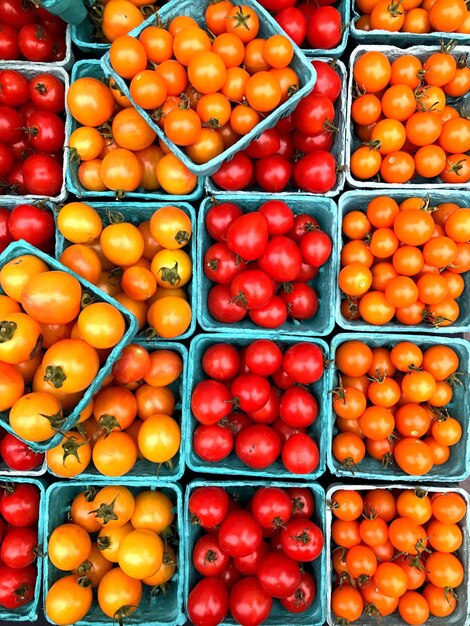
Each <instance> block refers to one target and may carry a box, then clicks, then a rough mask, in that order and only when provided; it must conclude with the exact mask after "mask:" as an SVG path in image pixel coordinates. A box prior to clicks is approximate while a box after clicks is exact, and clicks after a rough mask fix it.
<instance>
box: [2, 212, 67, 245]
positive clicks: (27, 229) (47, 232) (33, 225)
mask: <svg viewBox="0 0 470 626" xmlns="http://www.w3.org/2000/svg"><path fill="white" fill-rule="evenodd" d="M0 204H1V202H0ZM20 239H24V240H25V241H27V242H28V243H30V244H31V245H33V246H36V248H39V249H40V250H42V251H43V252H48V253H50V252H53V251H54V241H55V225H54V218H53V216H52V213H51V211H49V210H48V209H47V208H46V207H43V206H42V204H41V203H39V204H37V205H36V204H17V205H16V206H15V207H14V208H13V209H12V210H11V211H10V210H9V209H7V208H6V207H2V206H0V252H3V251H4V250H5V248H6V247H7V246H8V245H9V244H10V243H11V242H12V241H19V240H20Z"/></svg>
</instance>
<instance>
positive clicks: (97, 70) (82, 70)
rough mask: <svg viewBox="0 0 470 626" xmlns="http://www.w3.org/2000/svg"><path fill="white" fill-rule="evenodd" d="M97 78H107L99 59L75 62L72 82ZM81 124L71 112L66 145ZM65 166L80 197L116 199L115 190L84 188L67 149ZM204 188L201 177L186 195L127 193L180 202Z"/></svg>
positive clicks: (73, 190)
mask: <svg viewBox="0 0 470 626" xmlns="http://www.w3.org/2000/svg"><path fill="white" fill-rule="evenodd" d="M85 77H89V78H97V79H98V80H105V76H104V72H103V70H102V68H101V65H100V62H99V61H98V60H97V59H86V60H83V61H78V62H77V63H75V64H74V66H73V69H72V77H71V79H70V83H71V84H73V83H74V82H75V81H76V80H78V79H79V78H85ZM79 126H80V124H79V123H78V122H77V121H76V120H75V119H74V118H73V117H72V115H71V114H70V113H69V114H68V115H67V123H66V126H65V137H66V145H68V141H69V137H70V135H71V134H72V133H73V131H74V130H76V129H77V128H78V127H79ZM64 166H65V181H66V185H67V189H68V191H70V192H71V193H73V194H74V195H75V196H77V197H78V198H80V199H81V198H103V199H106V198H111V199H112V200H115V199H116V194H115V192H114V191H111V190H108V191H88V190H87V189H84V188H83V187H82V186H81V185H80V181H79V180H78V164H77V162H76V161H75V160H74V159H72V158H70V155H69V154H67V151H66V153H65V156H64ZM203 189H204V180H203V179H202V178H201V177H199V178H198V182H197V185H196V187H195V188H194V190H193V191H192V192H191V193H189V194H187V195H185V196H182V195H171V194H169V193H166V191H163V190H162V189H158V190H157V191H145V189H142V188H140V187H139V188H138V189H136V190H135V191H129V192H127V193H126V198H127V199H129V198H130V199H133V200H135V199H139V200H146V201H147V200H153V201H155V202H167V203H173V202H180V201H187V202H192V201H194V200H198V199H199V198H200V197H201V196H202V193H203Z"/></svg>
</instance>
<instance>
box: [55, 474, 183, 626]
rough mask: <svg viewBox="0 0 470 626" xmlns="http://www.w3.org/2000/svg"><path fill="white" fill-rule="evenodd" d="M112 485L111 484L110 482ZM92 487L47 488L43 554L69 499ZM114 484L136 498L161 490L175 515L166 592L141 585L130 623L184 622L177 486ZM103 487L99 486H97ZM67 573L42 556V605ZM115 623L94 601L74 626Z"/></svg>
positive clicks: (170, 625)
mask: <svg viewBox="0 0 470 626" xmlns="http://www.w3.org/2000/svg"><path fill="white" fill-rule="evenodd" d="M113 482H114V481H113ZM93 484H96V482H95V481H93V480H91V481H81V482H73V483H70V482H65V481H64V482H57V483H54V484H53V485H51V486H50V487H49V488H48V490H47V492H46V504H45V512H44V524H43V544H44V551H45V552H46V551H47V545H48V540H49V537H50V535H51V533H52V531H53V530H54V529H55V528H56V527H57V526H59V525H60V524H65V523H66V522H67V514H68V512H69V508H70V504H71V503H72V500H73V499H74V498H75V496H77V495H78V494H79V493H81V492H82V491H84V490H85V489H87V488H88V487H89V486H90V485H93ZM115 484H119V485H122V486H127V487H129V489H130V491H131V492H132V493H133V494H134V495H137V494H138V493H141V492H142V491H147V490H152V491H156V490H158V491H163V493H164V494H165V495H167V496H168V497H169V498H170V499H171V500H172V502H173V504H174V509H173V510H174V512H175V514H176V523H175V526H176V531H177V542H178V545H177V546H175V552H176V555H177V560H178V569H177V570H176V572H175V575H174V576H173V578H172V579H171V581H170V582H169V583H168V592H167V593H165V594H163V593H161V594H158V595H156V594H153V593H152V592H151V589H152V588H151V587H149V586H147V585H143V594H142V601H141V603H140V605H139V608H138V609H137V610H136V611H135V613H133V614H132V616H131V620H132V622H134V623H140V624H146V626H179V625H180V624H184V623H185V617H184V614H183V587H184V568H183V567H182V564H183V561H184V527H183V493H182V490H181V487H180V486H179V485H177V484H174V483H168V482H164V481H158V480H155V479H149V478H148V477H147V478H145V479H143V480H142V481H141V483H140V485H138V486H137V485H134V484H131V483H129V482H128V481H127V480H126V479H125V477H121V478H120V479H119V480H118V481H116V482H115ZM97 486H100V487H103V485H97ZM67 574H68V572H61V571H60V570H58V569H56V568H55V567H54V566H53V565H52V563H51V562H50V561H49V559H48V558H47V557H44V571H43V603H44V604H45V600H46V597H47V592H48V590H49V589H50V587H51V586H52V585H53V584H54V583H55V582H56V581H57V580H58V579H59V578H62V577H63V576H67ZM44 614H45V617H46V619H47V621H48V622H49V623H51V624H53V623H54V622H52V621H51V620H50V619H49V617H48V615H47V613H46V611H44ZM114 623H115V621H114V620H113V619H110V618H109V617H107V616H106V615H105V614H104V613H103V612H102V611H101V609H100V608H99V606H98V602H97V601H96V598H95V599H94V601H93V604H92V607H91V609H90V611H89V612H88V613H87V615H86V616H85V618H84V619H83V620H81V621H79V622H76V624H77V626H92V625H93V626H111V625H112V624H114Z"/></svg>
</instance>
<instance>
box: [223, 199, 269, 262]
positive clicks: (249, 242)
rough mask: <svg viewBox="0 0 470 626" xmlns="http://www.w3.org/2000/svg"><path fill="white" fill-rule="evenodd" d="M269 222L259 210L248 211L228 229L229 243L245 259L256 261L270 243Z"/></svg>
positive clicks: (231, 248)
mask: <svg viewBox="0 0 470 626" xmlns="http://www.w3.org/2000/svg"><path fill="white" fill-rule="evenodd" d="M268 237H269V234H268V223H267V221H266V218H265V217H264V215H262V214H261V213H259V212H258V211H254V212H252V213H246V214H245V215H242V216H241V217H239V218H238V219H236V220H235V221H234V222H232V223H231V224H230V226H229V227H228V229H227V245H228V247H229V248H230V250H232V252H234V253H235V254H237V255H238V256H239V257H241V258H242V259H244V260H245V261H255V260H256V259H258V258H259V257H260V256H261V255H262V254H263V252H264V251H265V250H266V247H267V245H268Z"/></svg>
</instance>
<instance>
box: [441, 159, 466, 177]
mask: <svg viewBox="0 0 470 626" xmlns="http://www.w3.org/2000/svg"><path fill="white" fill-rule="evenodd" d="M447 163H448V164H449V166H450V167H449V169H448V170H446V171H445V172H444V173H445V174H455V175H456V176H460V170H461V169H462V168H463V165H462V163H465V159H460V160H459V161H457V162H456V163H453V162H452V161H449V159H447Z"/></svg>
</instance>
